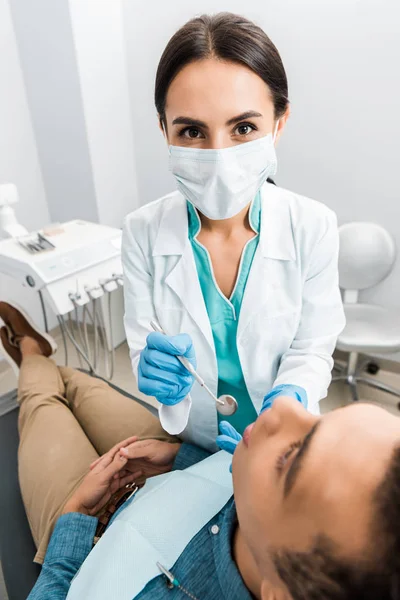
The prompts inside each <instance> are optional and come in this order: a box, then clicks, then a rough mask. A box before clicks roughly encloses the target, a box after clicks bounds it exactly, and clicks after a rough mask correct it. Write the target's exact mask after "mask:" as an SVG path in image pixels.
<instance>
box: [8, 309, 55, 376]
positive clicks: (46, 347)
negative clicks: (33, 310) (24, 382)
mask: <svg viewBox="0 0 400 600" xmlns="http://www.w3.org/2000/svg"><path fill="white" fill-rule="evenodd" d="M0 319H2V320H3V321H4V324H5V327H2V328H1V330H0V352H2V353H3V354H4V356H5V358H6V360H7V361H8V362H9V363H10V365H11V366H12V367H13V369H14V371H15V372H16V373H18V370H19V368H20V366H21V361H22V355H21V351H20V349H19V343H20V341H21V340H22V338H24V337H27V336H28V337H31V338H33V339H34V340H36V341H37V343H38V344H39V346H40V349H41V351H42V354H43V355H44V356H51V355H52V354H54V353H55V352H56V350H57V344H56V342H55V341H54V339H53V338H52V337H51V336H50V335H48V334H47V333H43V332H41V331H40V330H39V329H37V328H36V327H35V325H34V324H33V323H32V321H31V320H30V318H29V316H28V315H27V314H26V313H24V311H23V310H22V309H21V308H16V307H15V306H11V304H8V303H7V302H0Z"/></svg>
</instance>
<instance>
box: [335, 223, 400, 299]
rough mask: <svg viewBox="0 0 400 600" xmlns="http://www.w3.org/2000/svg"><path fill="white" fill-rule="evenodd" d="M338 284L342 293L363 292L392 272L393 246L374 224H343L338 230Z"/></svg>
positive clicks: (384, 231)
mask: <svg viewBox="0 0 400 600" xmlns="http://www.w3.org/2000/svg"><path fill="white" fill-rule="evenodd" d="M339 237H340V251H339V284H340V287H341V288H342V289H344V290H365V289H367V288H370V287H372V286H374V285H377V284H378V283H379V282H381V281H382V280H383V279H385V278H386V277H387V276H388V275H389V273H390V272H391V271H392V268H393V265H394V262H395V260H396V246H395V243H394V240H393V238H392V236H391V235H390V233H389V232H388V231H386V229H384V228H383V227H381V225H377V224H376V223H364V222H354V223H346V224H345V225H342V226H341V227H340V228H339Z"/></svg>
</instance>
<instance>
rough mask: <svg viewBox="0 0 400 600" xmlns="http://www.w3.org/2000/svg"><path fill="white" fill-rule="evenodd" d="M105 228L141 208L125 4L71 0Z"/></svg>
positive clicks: (84, 101) (111, 0)
mask: <svg viewBox="0 0 400 600" xmlns="http://www.w3.org/2000/svg"><path fill="white" fill-rule="evenodd" d="M69 7H70V14H71V23H72V32H73V38H74V44H75V53H76V60H77V67H78V75H79V81H80V87H81V94H82V103H83V104H82V106H83V114H84V116H85V122H86V135H87V143H88V148H89V153H90V160H91V165H92V171H93V181H94V188H95V194H96V204H97V210H98V216H99V221H100V223H104V224H107V225H112V226H115V227H120V226H121V224H122V220H123V218H124V216H125V215H127V214H128V213H129V212H131V211H132V210H134V209H135V208H137V207H138V198H137V189H136V168H135V155H134V149H133V134H132V125H131V110H130V100H129V91H128V79H127V69H126V52H125V44H124V35H123V25H122V14H121V12H122V10H121V3H120V2H117V1H115V0H97V1H96V2H93V0H69Z"/></svg>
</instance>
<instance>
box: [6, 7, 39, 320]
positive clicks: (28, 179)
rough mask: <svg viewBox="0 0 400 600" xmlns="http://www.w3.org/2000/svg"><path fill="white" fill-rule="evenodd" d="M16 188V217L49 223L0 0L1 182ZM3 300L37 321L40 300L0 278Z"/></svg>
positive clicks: (16, 60) (12, 37)
mask: <svg viewBox="0 0 400 600" xmlns="http://www.w3.org/2000/svg"><path fill="white" fill-rule="evenodd" d="M5 182H12V183H15V184H16V185H17V187H18V191H19V194H20V202H19V204H18V205H17V207H16V212H17V216H18V219H19V221H20V222H21V223H23V224H24V225H25V226H26V227H27V228H28V229H35V228H37V227H40V226H43V225H44V224H47V223H49V222H50V216H49V212H48V209H47V204H46V197H45V191H44V186H43V180H42V174H41V169H40V165H39V158H38V152H37V148H36V142H35V137H34V133H33V128H32V123H31V117H30V112H29V107H28V103H27V97H26V92H25V87H24V81H23V76H22V71H21V65H20V62H19V56H18V51H17V45H16V40H15V34H14V30H13V25H12V22H11V15H10V11H9V5H8V1H7V0H0V183H5ZM0 297H1V299H2V300H7V299H10V298H13V297H14V298H17V299H18V302H19V303H20V304H22V305H24V306H25V307H27V308H28V309H29V311H30V312H31V314H32V316H33V317H34V319H36V320H37V321H38V322H39V323H40V322H41V321H40V311H39V301H38V298H37V296H36V295H34V294H32V293H29V291H28V290H27V291H26V293H25V291H23V290H22V289H21V287H20V286H19V284H17V283H15V282H14V281H13V280H12V279H9V278H6V277H4V276H1V277H0Z"/></svg>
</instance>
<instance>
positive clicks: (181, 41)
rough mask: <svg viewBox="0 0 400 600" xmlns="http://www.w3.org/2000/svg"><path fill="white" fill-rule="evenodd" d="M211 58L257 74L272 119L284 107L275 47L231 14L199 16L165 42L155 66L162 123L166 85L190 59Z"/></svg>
mask: <svg viewBox="0 0 400 600" xmlns="http://www.w3.org/2000/svg"><path fill="white" fill-rule="evenodd" d="M210 57H215V58H217V59H220V60H226V61H230V62H235V63H239V64H242V65H244V66H246V67H248V68H249V69H251V70H252V71H254V73H256V74H257V75H259V77H261V79H263V81H265V83H266V84H267V86H268V88H269V89H270V92H271V95H272V100H273V103H274V108H275V118H277V119H278V118H279V117H281V116H282V115H283V114H284V112H285V111H286V108H287V106H288V103H289V100H288V83H287V78H286V73H285V69H284V66H283V63H282V60H281V57H280V55H279V52H278V50H277V49H276V47H275V46H274V44H273V43H272V42H271V40H270V39H269V37H268V36H267V34H266V33H265V32H264V31H263V30H262V29H261V28H260V27H258V26H257V25H255V23H252V22H251V21H249V20H248V19H245V18H244V17H241V16H239V15H234V14H232V13H219V14H217V15H213V16H209V15H203V16H201V17H196V18H195V19H191V20H190V21H188V22H187V23H186V24H185V25H183V27H181V28H180V29H179V30H178V31H177V32H176V33H175V34H174V35H173V36H172V38H171V39H170V41H169V42H168V44H167V46H166V48H165V50H164V52H163V54H162V56H161V59H160V62H159V65H158V69H157V75H156V84H155V94H154V97H155V105H156V108H157V111H158V114H159V116H160V120H161V121H162V123H164V125H165V104H166V98H167V93H168V89H169V86H170V85H171V83H172V81H173V79H174V78H175V77H176V75H177V74H178V73H179V71H181V70H182V69H183V67H185V66H186V65H188V64H189V63H191V62H194V61H197V60H203V59H205V58H210Z"/></svg>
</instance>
